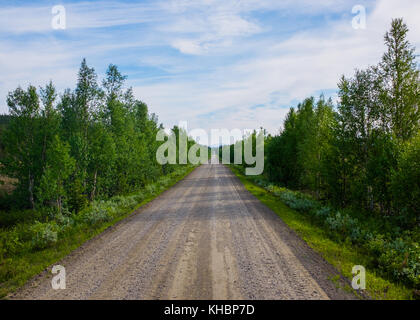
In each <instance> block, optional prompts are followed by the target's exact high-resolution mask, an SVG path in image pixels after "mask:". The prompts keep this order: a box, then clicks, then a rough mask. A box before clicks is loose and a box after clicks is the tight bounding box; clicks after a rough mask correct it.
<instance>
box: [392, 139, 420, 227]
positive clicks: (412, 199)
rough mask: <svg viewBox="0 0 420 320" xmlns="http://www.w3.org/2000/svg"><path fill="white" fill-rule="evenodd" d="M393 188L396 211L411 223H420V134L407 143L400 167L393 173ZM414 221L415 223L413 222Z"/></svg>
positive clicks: (401, 155) (399, 163)
mask: <svg viewBox="0 0 420 320" xmlns="http://www.w3.org/2000/svg"><path fill="white" fill-rule="evenodd" d="M391 187H392V191H393V192H392V193H393V202H394V206H395V207H396V210H398V211H400V212H401V213H402V214H403V216H404V217H405V218H406V221H408V222H410V220H411V223H413V222H415V221H416V219H417V222H419V221H420V215H419V208H420V133H419V134H417V135H416V136H415V137H414V138H413V139H412V140H410V141H408V142H406V144H405V145H404V147H403V149H402V151H401V153H400V155H399V158H398V166H397V168H396V169H395V170H394V171H393V173H392V179H391ZM412 220H414V221H412Z"/></svg>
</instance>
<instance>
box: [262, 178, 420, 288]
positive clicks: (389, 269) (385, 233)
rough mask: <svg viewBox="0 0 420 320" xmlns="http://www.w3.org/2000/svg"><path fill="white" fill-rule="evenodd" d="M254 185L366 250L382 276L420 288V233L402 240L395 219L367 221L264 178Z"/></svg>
mask: <svg viewBox="0 0 420 320" xmlns="http://www.w3.org/2000/svg"><path fill="white" fill-rule="evenodd" d="M254 182H255V183H256V184H258V185H259V186H261V187H263V188H264V189H266V190H267V191H268V192H270V193H272V194H273V195H274V196H276V197H279V199H280V200H281V201H282V202H284V203H285V204H286V205H287V206H288V207H290V208H291V209H293V210H296V211H298V212H301V213H304V214H306V215H308V217H310V218H311V219H312V220H313V221H314V222H315V223H317V224H319V225H321V226H322V227H323V228H325V229H327V230H328V231H329V233H328V234H329V236H330V237H331V238H332V239H334V240H337V241H350V242H351V243H353V244H354V245H357V246H359V247H361V248H364V249H365V250H366V251H367V252H368V254H370V255H371V257H372V261H373V263H374V264H375V265H374V266H373V267H375V268H378V269H379V270H380V271H381V272H382V273H384V274H387V275H388V276H389V277H391V278H392V279H394V280H395V281H397V282H402V283H405V284H407V285H409V286H411V287H414V288H417V289H419V288H420V248H419V244H418V242H416V241H418V233H419V232H418V231H417V230H415V231H412V232H410V231H407V232H405V233H404V236H403V237H401V234H402V230H401V229H400V228H399V227H398V226H396V225H395V224H394V223H393V222H392V220H389V221H387V220H386V219H383V221H382V222H381V223H379V222H378V221H372V220H366V219H363V218H362V216H361V215H360V214H356V212H354V211H350V210H346V211H344V212H343V211H336V210H334V209H332V208H331V207H328V206H322V205H321V204H320V203H319V202H318V201H316V200H314V199H312V198H311V197H310V196H308V195H306V194H302V193H300V192H295V191H290V190H287V189H285V188H280V187H278V186H275V185H273V184H268V183H266V182H264V181H263V180H262V179H260V178H256V179H255V180H254ZM356 216H359V217H360V218H361V219H358V218H356ZM376 220H378V219H376ZM416 235H417V236H416Z"/></svg>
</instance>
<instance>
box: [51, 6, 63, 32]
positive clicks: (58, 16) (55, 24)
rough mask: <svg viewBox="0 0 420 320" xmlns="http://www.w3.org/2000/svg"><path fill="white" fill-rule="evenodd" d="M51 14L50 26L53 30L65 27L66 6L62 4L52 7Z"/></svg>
mask: <svg viewBox="0 0 420 320" xmlns="http://www.w3.org/2000/svg"><path fill="white" fill-rule="evenodd" d="M51 14H52V15H53V17H52V20H51V27H52V28H53V29H54V30H64V29H66V26H67V24H66V8H64V6H62V5H57V6H54V7H52V9H51Z"/></svg>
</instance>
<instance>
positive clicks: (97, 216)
mask: <svg viewBox="0 0 420 320" xmlns="http://www.w3.org/2000/svg"><path fill="white" fill-rule="evenodd" d="M114 212H115V207H114V206H112V205H110V204H109V203H108V202H105V201H98V202H95V203H94V204H93V205H92V207H91V208H90V209H89V210H86V211H85V212H83V214H82V220H83V221H84V222H85V223H87V224H89V225H96V224H99V223H104V222H109V221H111V220H112V219H113V213H114Z"/></svg>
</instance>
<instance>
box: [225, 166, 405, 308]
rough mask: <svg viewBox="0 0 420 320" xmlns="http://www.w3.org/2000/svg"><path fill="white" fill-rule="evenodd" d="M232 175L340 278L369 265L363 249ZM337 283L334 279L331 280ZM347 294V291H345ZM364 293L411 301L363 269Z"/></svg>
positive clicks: (397, 288)
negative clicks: (333, 269)
mask: <svg viewBox="0 0 420 320" xmlns="http://www.w3.org/2000/svg"><path fill="white" fill-rule="evenodd" d="M230 168H231V170H232V171H233V173H234V174H235V175H236V176H237V177H238V178H239V179H240V180H241V182H242V183H243V184H244V186H245V188H246V189H247V190H248V191H249V192H251V193H252V194H253V195H254V196H256V197H257V198H258V199H259V200H260V201H261V202H262V203H264V204H265V205H266V206H267V207H269V208H270V209H271V210H273V211H274V212H275V213H276V214H277V215H278V216H279V217H280V218H281V219H282V220H283V221H284V222H285V223H286V224H287V225H288V226H289V227H290V228H291V229H292V230H294V231H295V232H296V233H297V234H298V235H299V236H300V237H301V238H302V239H303V240H304V241H305V242H306V243H307V244H308V245H309V246H310V247H311V248H312V249H314V250H315V251H316V252H318V253H320V254H321V255H322V257H323V258H324V259H325V260H326V261H328V262H329V263H330V264H332V265H333V266H334V267H335V268H336V269H337V270H338V271H339V272H340V273H341V274H342V275H343V276H345V277H346V278H348V279H350V281H351V279H352V278H353V275H352V268H353V266H355V265H362V266H368V265H372V263H371V262H372V261H371V259H372V258H371V257H370V256H369V255H368V254H366V252H365V251H363V249H361V248H359V247H357V246H355V245H352V244H349V243H343V242H336V241H334V240H332V239H331V237H329V235H328V233H327V231H326V230H323V229H322V228H321V227H319V226H316V225H315V224H313V223H312V222H311V220H310V218H309V217H307V216H305V215H303V214H301V213H298V212H296V211H294V210H292V209H290V208H289V207H287V206H286V205H285V204H284V203H283V202H282V201H280V200H279V199H278V198H277V197H275V196H274V195H272V194H271V193H270V192H268V191H267V190H265V189H264V188H261V187H259V186H257V185H256V184H254V183H253V181H252V179H251V178H250V177H246V176H244V175H243V174H242V173H241V172H240V170H238V169H237V168H235V167H234V166H230ZM331 281H333V282H337V280H336V279H335V280H334V279H331ZM345 289H346V290H351V289H350V288H345ZM366 291H367V292H366V293H367V294H368V295H369V296H370V297H371V298H372V299H378V300H379V299H380V300H406V299H413V296H412V289H409V288H407V287H405V286H403V285H400V284H397V283H393V282H391V281H389V280H387V279H384V278H382V277H381V276H380V275H379V274H378V272H376V270H370V269H368V268H366Z"/></svg>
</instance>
